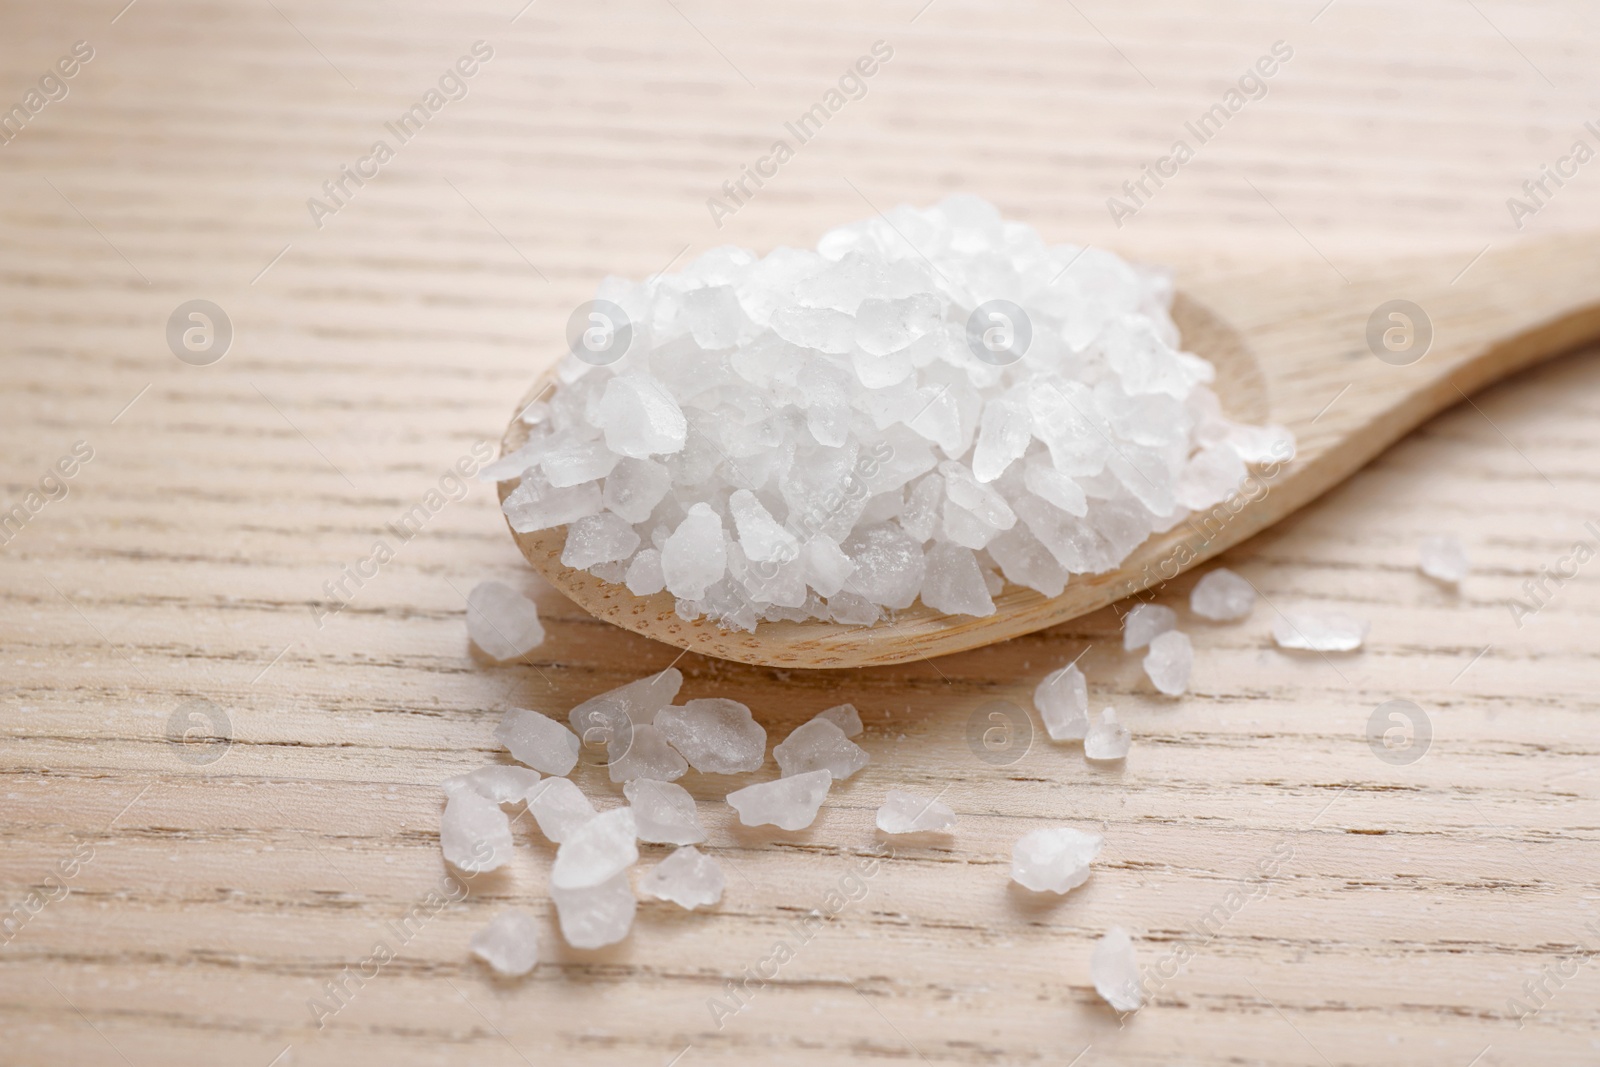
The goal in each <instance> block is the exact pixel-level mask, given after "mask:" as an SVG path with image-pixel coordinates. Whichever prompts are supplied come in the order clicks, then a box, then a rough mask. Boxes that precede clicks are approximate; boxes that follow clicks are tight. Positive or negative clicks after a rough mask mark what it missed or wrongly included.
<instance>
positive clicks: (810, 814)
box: [728, 771, 833, 830]
mask: <svg viewBox="0 0 1600 1067" xmlns="http://www.w3.org/2000/svg"><path fill="white" fill-rule="evenodd" d="M832 785H833V775H831V774H829V773H828V772H827V771H808V772H806V773H805V774H796V775H793V776H792V777H789V778H779V779H778V780H777V781H774V782H762V783H761V784H760V785H751V786H746V787H745V788H743V789H737V790H735V791H733V792H732V793H729V794H728V803H729V804H731V805H733V809H734V810H735V811H737V812H738V813H739V821H740V822H742V823H743V824H744V825H746V826H766V825H772V826H776V827H778V829H780V830H804V829H805V828H806V827H807V826H810V825H811V823H812V822H813V821H814V820H815V819H816V817H817V809H819V808H821V807H822V801H823V798H825V797H826V796H827V795H828V789H829V787H831V786H832Z"/></svg>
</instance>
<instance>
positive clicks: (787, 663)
mask: <svg viewBox="0 0 1600 1067" xmlns="http://www.w3.org/2000/svg"><path fill="white" fill-rule="evenodd" d="M1597 247H1600V243H1597V242H1596V241H1595V240H1594V239H1593V238H1590V237H1577V236H1569V237H1557V238H1546V239H1543V240H1540V241H1534V242H1527V243H1524V244H1519V245H1517V246H1515V247H1511V248H1507V249H1503V250H1498V251H1495V250H1491V251H1489V252H1485V253H1483V254H1482V255H1481V256H1480V257H1479V258H1478V259H1477V260H1474V261H1472V262H1471V263H1470V264H1467V258H1468V257H1467V256H1449V257H1434V258H1428V259H1417V260H1414V261H1410V262H1407V263H1398V264H1386V265H1383V266H1379V267H1374V268H1372V269H1370V270H1368V271H1366V272H1363V273H1361V274H1360V275H1351V276H1349V277H1348V278H1346V277H1345V276H1344V275H1342V274H1340V273H1338V272H1337V271H1336V270H1335V269H1333V268H1332V267H1331V265H1329V264H1327V263H1324V262H1321V261H1318V262H1315V263H1312V264H1306V265H1300V266H1292V267H1276V268H1272V269H1269V270H1262V271H1254V272H1239V273H1231V274H1227V275H1217V276H1213V277H1207V276H1196V277H1194V278H1184V277H1180V278H1179V283H1178V294H1179V295H1178V297H1177V299H1176V300H1175V301H1174V304H1173V319H1174V321H1175V322H1176V323H1177V325H1178V328H1179V330H1180V332H1181V334H1182V338H1183V347H1184V348H1185V349H1186V350H1188V351H1190V352H1194V353H1195V354H1197V355H1200V356H1203V357H1204V358H1206V359H1208V360H1210V361H1211V363H1212V364H1213V365H1214V366H1215V367H1216V370H1217V377H1216V382H1215V383H1214V385H1213V388H1214V389H1215V390H1216V392H1217V394H1218V396H1219V397H1220V398H1221V400H1222V405H1223V408H1224V410H1225V411H1226V413H1227V414H1228V416H1229V417H1230V418H1232V419H1234V420H1235V421H1239V422H1247V423H1255V424H1262V423H1269V422H1270V423H1279V424H1282V425H1284V426H1286V427H1288V428H1289V430H1291V431H1292V432H1293V433H1294V435H1295V440H1296V445H1297V451H1296V454H1295V456H1294V458H1293V459H1292V460H1291V461H1289V462H1287V463H1284V464H1274V465H1270V466H1267V467H1264V468H1256V469H1255V470H1253V472H1252V474H1251V476H1250V478H1247V479H1246V481H1245V482H1244V483H1243V484H1242V485H1241V488H1240V490H1239V491H1238V492H1237V493H1235V494H1234V496H1232V497H1230V498H1229V499H1228V500H1227V501H1225V502H1224V503H1223V504H1219V505H1217V506H1216V507H1214V508H1212V509H1210V510H1209V511H1207V512H1204V513H1196V514H1194V515H1191V516H1190V517H1189V518H1188V519H1186V520H1185V521H1183V522H1181V523H1179V524H1178V525H1177V526H1176V527H1174V528H1173V529H1171V530H1169V531H1167V532H1166V533H1161V534H1155V535H1152V536H1151V537H1150V538H1149V539H1147V540H1146V541H1145V542H1144V543H1143V544H1142V545H1140V546H1139V547H1138V548H1137V549H1135V550H1134V551H1133V553H1132V554H1131V555H1129V556H1128V558H1127V559H1125V560H1124V561H1123V562H1122V564H1121V565H1119V566H1118V567H1116V568H1115V569H1113V570H1110V571H1107V572H1104V573H1102V574H1092V575H1073V576H1072V577H1071V579H1070V580H1069V581H1068V583H1067V586H1066V588H1065V589H1064V590H1063V591H1062V593H1061V595H1060V596H1057V597H1046V596H1044V595H1042V594H1040V593H1038V592H1035V591H1034V590H1031V589H1027V588H1024V587H1022V586H1017V585H1013V584H1011V583H1009V582H1008V583H1007V584H1006V586H1005V588H1004V589H1003V590H1002V591H1001V592H1000V594H999V595H997V596H995V597H994V598H993V599H994V603H995V612H994V614H992V615H987V616H982V617H974V616H967V615H946V614H944V613H942V612H938V611H934V610H932V609H931V608H928V607H926V606H924V605H923V604H922V602H921V601H920V600H919V601H917V602H916V603H914V604H913V605H912V606H911V607H910V608H908V609H906V610H904V611H899V612H895V613H894V614H893V616H892V617H886V618H885V619H883V620H880V621H879V622H877V623H875V624H873V625H871V626H860V625H846V624H841V623H834V622H823V621H807V622H762V623H759V624H758V625H757V626H756V629H755V631H754V632H748V633H747V632H744V631H739V630H727V629H723V628H722V627H721V626H719V625H718V624H717V623H716V622H714V621H712V620H710V619H704V618H702V619H697V620H693V621H689V620H685V619H682V618H680V617H679V616H678V615H677V613H676V611H675V610H674V603H675V601H674V598H673V596H672V594H671V593H669V592H666V591H663V592H660V593H656V594H654V595H651V596H644V597H640V596H634V595H633V594H632V593H630V592H629V591H628V589H627V587H626V586H623V585H620V584H612V583H610V582H607V581H604V580H602V579H600V578H597V577H595V576H594V575H592V574H589V573H587V572H585V571H578V570H573V569H572V568H569V567H565V566H563V565H562V563H561V552H562V549H563V547H564V546H565V544H566V528H565V527H555V528H552V529H547V530H538V531H534V532H532V533H517V532H515V531H513V532H512V536H513V537H514V538H515V539H516V542H517V546H518V547H519V548H520V549H521V550H522V554H523V556H524V557H526V558H527V560H528V562H529V563H531V564H532V565H533V566H534V568H535V569H536V570H538V571H539V572H540V573H541V574H543V575H544V577H545V578H547V579H548V580H549V581H550V583H551V584H552V585H554V586H555V587H556V588H557V589H560V590H561V591H562V592H563V593H565V594H566V595H567V596H568V597H570V598H571V599H572V600H574V601H576V602H577V603H578V605H579V606H580V607H582V608H583V609H584V610H585V611H588V612H589V613H590V614H592V615H594V616H596V617H597V618H601V619H605V620H606V621H608V622H612V623H615V624H616V625H618V626H621V627H623V628H625V629H628V630H632V631H634V632H635V633H639V634H643V635H645V636H646V637H652V638H655V639H656V640H659V641H663V642H666V643H667V644H671V645H675V646H677V647H679V648H685V649H693V650H694V651H696V652H700V653H703V654H706V655H712V656H718V657H721V658H723V659H730V660H736V661H739V662H741V663H754V664H762V665H767V666H774V667H805V668H815V669H827V668H840V667H865V666H875V665H882V664H891V663H902V662H906V661H909V660H917V659H925V658H928V657H932V656H941V655H947V654H949V653H953V652H960V651H963V650H965V649H970V648H976V647H979V646H982V645H988V644H993V643H995V642H997V641H1003V640H1006V639H1007V638H1011V637H1016V636H1018V635H1020V634H1025V633H1031V632H1033V631H1035V630H1041V629H1044V628H1046V627H1049V626H1053V625H1055V624H1057V623H1061V622H1065V621H1067V620H1069V619H1073V618H1076V617H1078V616H1080V615H1084V614H1087V613H1089V612H1091V611H1095V610H1097V609H1099V608H1102V607H1105V606H1106V605H1107V604H1111V603H1114V602H1116V601H1118V600H1121V599H1123V598H1124V597H1128V596H1132V595H1134V594H1136V593H1139V592H1142V591H1144V590H1146V589H1150V588H1152V587H1156V586H1159V585H1161V584H1162V583H1164V582H1167V581H1170V580H1172V579H1173V578H1176V577H1177V576H1178V575H1179V574H1181V573H1183V572H1184V571H1187V570H1189V569H1191V568H1193V567H1195V566H1196V565H1198V564H1200V563H1203V562H1205V561H1206V560H1208V559H1210V558H1211V557H1213V556H1215V555H1217V554H1218V553H1219V552H1222V551H1224V550H1226V549H1228V548H1231V547H1233V546H1234V545H1236V544H1238V543H1240V542H1241V541H1244V540H1245V539H1247V538H1249V537H1250V536H1252V535H1254V534H1256V533H1258V532H1259V531H1261V530H1263V529H1265V528H1266V527H1268V526H1270V525H1272V524H1273V523H1276V522H1277V521H1278V520H1280V519H1282V518H1283V517H1285V516H1286V515H1289V514H1290V513H1292V512H1294V511H1295V510H1297V509H1298V508H1300V507H1302V506H1304V505H1305V504H1306V503H1308V502H1310V501H1312V500H1314V499H1316V498H1317V497H1318V496H1321V495H1322V494H1323V493H1325V492H1327V491H1328V490H1329V489H1331V488H1333V487H1334V486H1335V485H1337V484H1339V483H1340V482H1342V481H1343V480H1344V479H1345V478H1347V477H1349V476H1350V475H1351V474H1352V473H1354V472H1355V471H1356V470H1358V469H1360V467H1362V466H1363V465H1364V464H1365V463H1367V462H1368V461H1369V460H1370V459H1372V458H1373V457H1374V456H1376V455H1378V454H1379V453H1380V452H1382V451H1383V450H1384V449H1385V448H1387V447H1388V446H1389V445H1390V444H1392V443H1393V442H1394V441H1396V440H1397V439H1399V438H1400V437H1401V436H1403V435H1404V434H1405V433H1406V432H1407V431H1409V430H1411V429H1412V428H1414V427H1415V426H1417V425H1418V424H1420V423H1421V422H1423V421H1424V420H1425V419H1427V418H1429V417H1430V416H1432V415H1433V414H1435V413H1437V412H1438V411H1440V410H1442V409H1444V408H1446V407H1449V406H1451V405H1453V404H1455V403H1458V402H1460V401H1462V400H1465V399H1467V397H1468V396H1469V395H1470V394H1471V393H1472V392H1474V391H1476V390H1478V389H1481V388H1483V387H1484V386H1485V385H1487V384H1489V383H1490V382H1493V381H1496V380H1498V379H1500V378H1502V377H1504V376H1506V375H1508V374H1511V373H1513V372H1515V371H1517V370H1519V369H1521V368H1523V367H1526V366H1528V365H1530V364H1532V363H1535V362H1537V361H1539V360H1541V359H1545V358H1548V357H1550V356H1554V355H1556V354H1558V353H1560V352H1563V351H1567V350H1569V349H1571V348H1574V347H1576V346H1578V345H1580V344H1582V343H1583V342H1585V341H1588V340H1592V339H1594V338H1596V337H1600V253H1597V252H1596V251H1595V249H1596V248H1597ZM1463 266H1466V269H1465V270H1463V269H1462V268H1463ZM553 374H554V367H551V368H550V369H549V370H547V371H546V373H545V375H544V376H543V377H542V378H541V379H540V380H539V381H538V382H536V383H535V385H534V387H533V388H532V389H530V390H529V392H528V394H527V395H526V396H525V397H523V399H522V401H521V402H519V403H518V405H517V411H518V412H520V411H522V409H523V408H524V407H526V406H527V404H528V403H530V402H531V401H532V400H534V399H535V398H536V397H538V396H539V395H540V394H542V393H543V392H544V390H545V389H546V388H548V385H549V381H550V380H551V378H552V377H553ZM528 432H529V428H528V427H527V426H526V425H525V424H524V423H522V421H521V420H520V419H518V418H517V417H516V416H515V414H514V415H513V417H512V420H511V423H510V425H509V426H508V427H507V429H506V432H505V435H504V437H503V438H502V440H501V454H502V455H505V454H508V453H510V452H512V451H513V450H515V449H516V448H517V447H519V446H520V445H521V444H522V443H523V442H524V441H525V440H526V439H527V436H528ZM514 485H515V483H514V482H502V483H500V498H501V500H504V499H505V497H506V496H507V495H509V494H510V492H511V490H512V489H513V488H514Z"/></svg>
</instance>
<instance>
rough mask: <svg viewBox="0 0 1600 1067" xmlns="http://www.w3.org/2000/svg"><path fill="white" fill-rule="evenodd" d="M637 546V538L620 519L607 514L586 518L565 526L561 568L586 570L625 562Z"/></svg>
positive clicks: (602, 513) (587, 516)
mask: <svg viewBox="0 0 1600 1067" xmlns="http://www.w3.org/2000/svg"><path fill="white" fill-rule="evenodd" d="M638 547H639V535H638V534H637V533H634V531H633V527H632V526H629V525H628V524H627V523H626V522H625V521H623V519H622V518H621V517H619V516H617V515H612V514H610V513H609V512H601V513H600V514H599V515H586V516H584V517H583V518H581V519H579V520H577V521H576V522H573V523H569V524H568V525H567V543H566V547H565V548H563V549H562V550H561V565H562V566H564V567H572V568H574V569H576V570H588V569H589V568H590V567H593V566H594V565H595V564H596V563H610V562H612V561H614V560H623V559H627V558H629V557H630V556H632V555H633V552H634V549H636V548H638Z"/></svg>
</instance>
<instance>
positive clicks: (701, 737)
mask: <svg viewBox="0 0 1600 1067" xmlns="http://www.w3.org/2000/svg"><path fill="white" fill-rule="evenodd" d="M655 727H656V729H657V730H660V731H661V735H662V736H663V737H665V738H666V739H667V742H668V743H669V744H671V745H672V747H673V748H675V749H677V750H678V751H679V752H681V753H682V754H683V757H684V758H685V759H687V760H688V761H689V766H691V767H693V768H694V769H695V770H697V771H702V772H704V773H707V774H743V773H744V772H746V771H753V770H757V769H758V768H760V766H761V764H762V763H763V762H765V759H766V752H767V731H766V730H764V729H762V727H761V724H760V723H758V722H756V721H755V716H753V715H751V714H750V709H749V708H747V707H745V706H744V705H743V704H741V703H739V702H738V701H737V700H726V699H723V698H720V697H713V698H710V699H706V700H691V701H688V702H687V703H685V704H684V705H683V706H682V707H678V706H675V705H674V706H668V707H664V708H662V709H661V710H660V711H659V712H657V713H656V717H655Z"/></svg>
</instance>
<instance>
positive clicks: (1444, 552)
mask: <svg viewBox="0 0 1600 1067" xmlns="http://www.w3.org/2000/svg"><path fill="white" fill-rule="evenodd" d="M1417 566H1419V567H1421V568H1422V573H1423V574H1426V575H1427V576H1428V577H1429V578H1433V579H1435V580H1437V581H1441V582H1444V583H1446V584H1447V585H1456V584H1459V583H1460V581H1461V579H1463V578H1465V577H1466V576H1467V569H1468V567H1469V563H1468V561H1467V550H1466V549H1464V548H1462V547H1461V542H1460V541H1458V540H1456V539H1455V538H1454V537H1449V536H1439V537H1424V538H1423V539H1422V544H1421V545H1420V546H1419V547H1418V549H1417Z"/></svg>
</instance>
